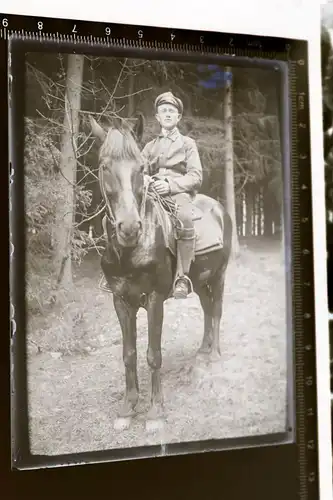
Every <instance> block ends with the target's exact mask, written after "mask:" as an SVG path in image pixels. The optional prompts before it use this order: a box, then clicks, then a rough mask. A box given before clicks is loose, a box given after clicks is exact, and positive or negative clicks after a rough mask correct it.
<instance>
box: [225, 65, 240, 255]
mask: <svg viewBox="0 0 333 500" xmlns="http://www.w3.org/2000/svg"><path fill="white" fill-rule="evenodd" d="M225 71H226V72H230V73H231V68H225ZM223 121H224V129H225V156H224V158H225V164H224V185H225V199H226V209H227V212H228V213H229V215H230V217H231V220H232V225H233V231H232V249H231V256H232V257H233V258H235V257H237V256H238V255H239V242H238V234H237V222H236V207H235V181H234V148H233V128H232V83H231V79H228V81H226V82H225V87H224V98H223Z"/></svg>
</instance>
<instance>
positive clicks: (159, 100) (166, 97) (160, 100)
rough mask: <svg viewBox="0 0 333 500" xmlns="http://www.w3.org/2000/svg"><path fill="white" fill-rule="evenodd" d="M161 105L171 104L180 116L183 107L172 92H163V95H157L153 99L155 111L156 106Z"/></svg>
mask: <svg viewBox="0 0 333 500" xmlns="http://www.w3.org/2000/svg"><path fill="white" fill-rule="evenodd" d="M162 104H172V105H173V106H175V107H176V108H177V109H178V111H179V113H180V114H181V115H182V114H183V110H184V106H183V103H182V101H181V100H180V99H178V97H175V96H174V95H173V93H172V92H164V94H161V95H159V96H158V97H156V99H155V109H156V110H157V108H158V106H161V105H162Z"/></svg>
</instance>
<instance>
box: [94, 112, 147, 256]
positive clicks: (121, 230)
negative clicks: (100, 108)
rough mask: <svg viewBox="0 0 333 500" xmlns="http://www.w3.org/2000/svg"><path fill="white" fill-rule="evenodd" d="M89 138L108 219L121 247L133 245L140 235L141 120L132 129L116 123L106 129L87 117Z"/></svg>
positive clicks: (124, 122) (141, 183) (119, 122)
mask: <svg viewBox="0 0 333 500" xmlns="http://www.w3.org/2000/svg"><path fill="white" fill-rule="evenodd" d="M89 120H90V126H91V132H92V135H93V136H94V137H95V138H97V139H98V142H99V143H100V151H99V182H100V188H101V192H102V196H103V198H104V200H105V203H106V207H107V213H108V217H109V219H110V221H111V223H112V225H113V226H114V229H115V234H116V238H117V240H118V243H119V245H120V246H122V247H134V246H136V245H137V243H138V240H139V237H140V235H141V233H142V220H141V216H140V207H141V204H142V197H143V186H144V176H143V169H144V164H143V160H142V156H141V153H140V149H139V146H138V143H140V142H141V139H142V135H143V116H142V115H141V114H140V115H138V116H137V118H136V120H135V125H134V126H130V125H129V124H128V123H127V122H126V121H122V120H117V121H114V122H113V123H112V126H109V127H107V128H105V127H102V126H101V125H99V124H98V123H97V122H96V120H95V119H94V118H92V117H91V116H89Z"/></svg>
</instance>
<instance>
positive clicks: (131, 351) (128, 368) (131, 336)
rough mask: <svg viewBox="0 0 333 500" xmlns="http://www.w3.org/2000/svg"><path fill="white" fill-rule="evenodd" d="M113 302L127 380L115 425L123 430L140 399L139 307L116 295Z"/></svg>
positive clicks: (128, 423)
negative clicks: (137, 333) (137, 339)
mask: <svg viewBox="0 0 333 500" xmlns="http://www.w3.org/2000/svg"><path fill="white" fill-rule="evenodd" d="M113 303H114V307H115V310H116V313H117V316H118V320H119V323H120V326H121V331H122V336H123V360H124V365H125V381H126V388H125V397H124V402H123V405H122V407H121V409H120V411H119V413H118V416H117V419H116V420H115V423H114V427H115V429H119V430H123V429H127V428H128V427H129V426H130V424H131V420H132V417H133V416H134V415H135V406H136V404H137V402H138V399H139V383H138V374H137V354H136V313H137V311H138V309H137V308H135V307H132V306H130V305H129V304H128V303H127V302H125V301H124V300H123V299H122V298H121V297H117V296H116V295H114V297H113Z"/></svg>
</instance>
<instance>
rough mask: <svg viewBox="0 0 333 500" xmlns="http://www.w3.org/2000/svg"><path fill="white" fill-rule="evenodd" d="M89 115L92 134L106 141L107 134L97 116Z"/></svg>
mask: <svg viewBox="0 0 333 500" xmlns="http://www.w3.org/2000/svg"><path fill="white" fill-rule="evenodd" d="M88 117H89V122H90V128H91V133H92V135H93V136H94V137H96V138H97V139H99V140H100V141H101V142H104V140H105V136H106V132H105V130H104V129H103V127H101V126H100V125H99V124H98V123H97V121H96V120H95V118H93V117H92V116H91V115H88Z"/></svg>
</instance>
